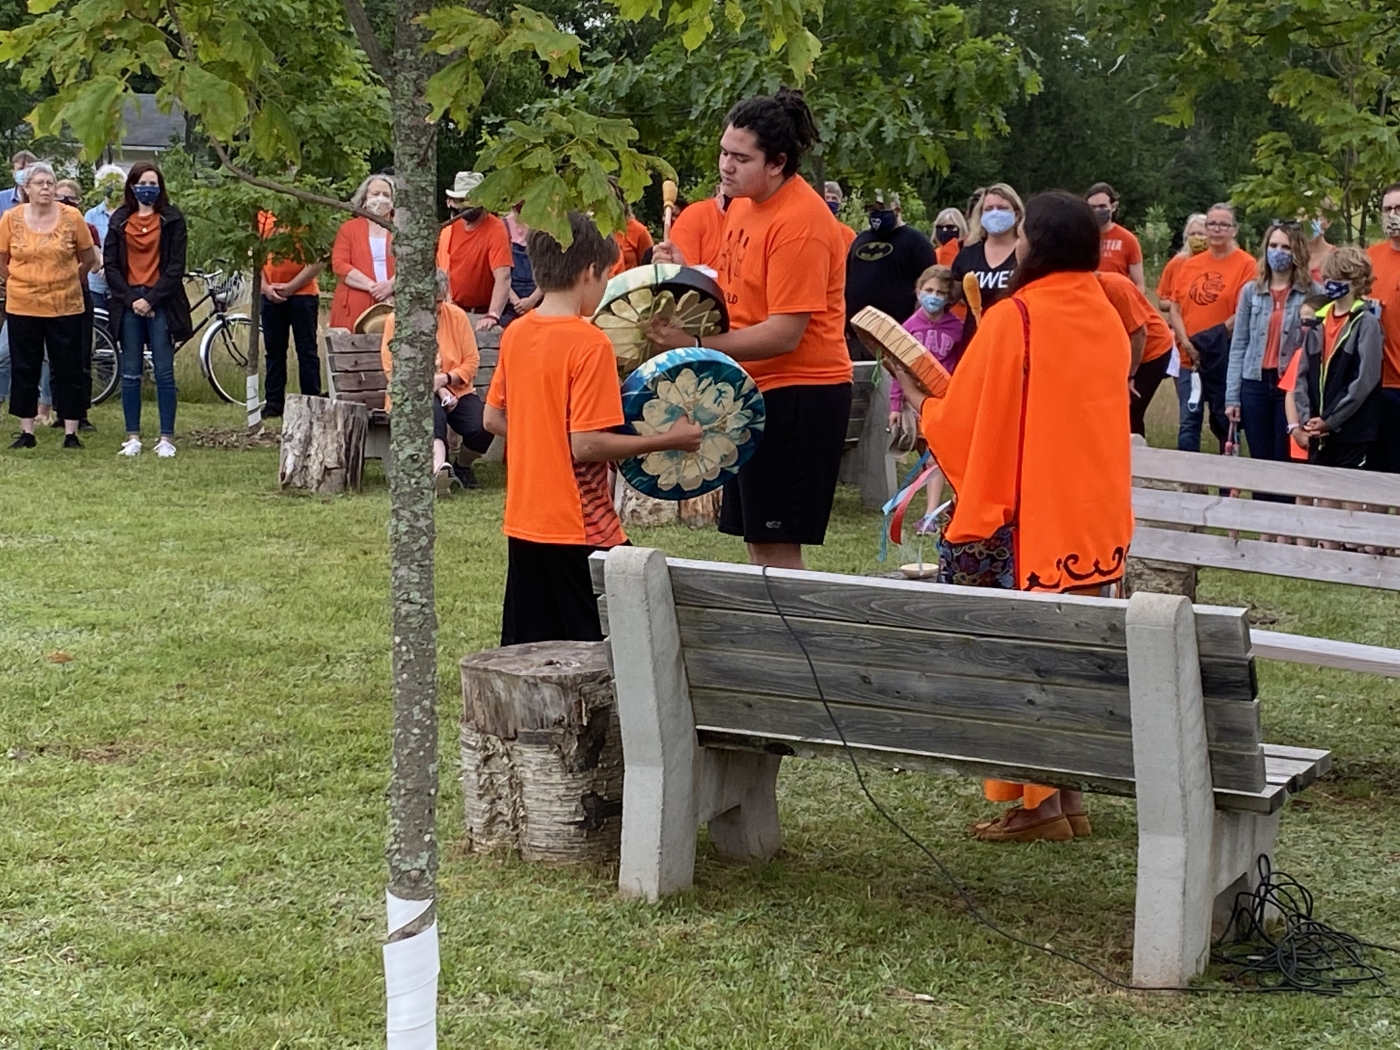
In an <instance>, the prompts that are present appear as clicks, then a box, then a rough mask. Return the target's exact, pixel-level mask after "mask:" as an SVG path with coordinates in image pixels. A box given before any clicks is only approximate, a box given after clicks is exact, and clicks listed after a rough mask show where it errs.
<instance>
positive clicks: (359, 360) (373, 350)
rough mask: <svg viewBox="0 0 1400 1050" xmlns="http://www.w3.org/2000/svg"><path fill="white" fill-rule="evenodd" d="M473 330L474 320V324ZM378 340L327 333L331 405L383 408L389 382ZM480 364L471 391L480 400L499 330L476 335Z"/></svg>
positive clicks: (494, 359) (372, 336)
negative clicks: (473, 391)
mask: <svg viewBox="0 0 1400 1050" xmlns="http://www.w3.org/2000/svg"><path fill="white" fill-rule="evenodd" d="M473 326H475V320H473ZM379 344H380V337H379V335H378V334H377V333H375V334H370V335H355V334H353V333H351V332H349V331H346V330H345V329H344V328H331V329H328V330H327V331H326V369H327V373H328V375H329V377H330V384H329V386H330V390H329V393H330V398H331V400H332V401H358V402H360V403H361V404H363V405H365V406H367V407H368V408H369V409H370V410H371V411H374V410H376V409H378V410H382V409H383V408H384V394H385V391H386V390H387V389H388V387H389V381H388V379H387V378H386V377H385V375H384V363H383V359H382V358H381V357H380V356H379ZM476 344H477V350H478V351H479V353H480V354H481V364H480V366H479V367H478V368H477V370H476V377H475V379H474V380H473V384H472V386H473V389H475V390H476V392H477V393H478V394H479V395H481V396H482V397H483V398H484V397H485V396H486V389H487V387H489V386H490V385H491V377H492V376H493V375H495V373H496V362H497V360H498V359H499V355H500V346H501V329H499V328H490V329H487V330H486V331H484V332H477V333H476Z"/></svg>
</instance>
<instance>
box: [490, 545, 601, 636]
mask: <svg viewBox="0 0 1400 1050" xmlns="http://www.w3.org/2000/svg"><path fill="white" fill-rule="evenodd" d="M506 545H507V549H508V551H509V561H508V562H507V568H506V598H505V604H504V606H503V607H502V609H501V644H502V645H520V644H522V643H524V642H552V641H566V642H601V641H602V640H603V628H602V625H601V621H600V620H599V618H598V599H597V597H595V596H594V594H593V580H592V578H591V577H590V576H589V572H588V556H589V555H590V554H592V553H593V551H594V549H595V548H593V547H584V546H581V545H580V546H573V545H571V544H564V543H532V542H530V541H529V540H518V539H516V538H515V537H514V536H507V537H506Z"/></svg>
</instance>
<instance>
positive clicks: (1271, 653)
mask: <svg viewBox="0 0 1400 1050" xmlns="http://www.w3.org/2000/svg"><path fill="white" fill-rule="evenodd" d="M1253 642H1254V653H1255V655H1256V656H1262V657H1264V658H1265V659H1269V660H1286V661H1288V662H1289V663H1297V664H1310V665H1312V666H1314V667H1331V668H1333V669H1335V670H1339V671H1359V672H1362V673H1364V674H1379V675H1385V676H1387V677H1389V678H1400V651H1397V650H1395V649H1386V648H1383V647H1382V646H1379V645H1362V644H1360V643H1358V642H1339V641H1335V640H1334V639H1331V638H1312V637H1309V636H1308V635H1301V634H1282V633H1279V632H1277V631H1255V632H1254V633H1253Z"/></svg>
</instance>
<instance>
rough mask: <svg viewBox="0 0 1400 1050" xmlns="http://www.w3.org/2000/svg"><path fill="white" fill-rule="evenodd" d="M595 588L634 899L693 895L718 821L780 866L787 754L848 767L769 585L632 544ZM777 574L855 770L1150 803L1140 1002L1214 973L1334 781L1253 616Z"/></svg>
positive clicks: (1149, 601)
mask: <svg viewBox="0 0 1400 1050" xmlns="http://www.w3.org/2000/svg"><path fill="white" fill-rule="evenodd" d="M592 570H593V580H594V586H595V589H596V590H598V591H599V592H601V593H602V594H603V598H602V599H601V602H600V607H601V608H602V610H603V613H604V622H605V625H606V627H605V630H606V631H607V632H608V634H609V645H610V650H611V655H612V664H613V672H614V678H615V687H616V692H617V705H618V714H619V718H620V722H621V730H622V744H623V754H624V765H625V767H626V772H625V778H624V789H623V828H622V860H621V868H620V872H619V886H620V888H621V891H622V892H623V893H625V894H629V895H638V896H642V897H645V898H647V899H652V900H654V899H656V898H657V897H659V896H662V895H665V894H669V893H674V892H677V891H679V890H683V889H686V888H687V887H688V886H690V885H691V881H692V878H693V871H694V862H695V850H696V833H697V830H698V828H699V825H700V824H701V823H705V822H707V823H708V824H709V832H710V839H711V841H712V842H713V843H714V844H715V847H716V849H717V850H718V851H719V852H720V853H721V854H723V855H725V856H729V857H733V858H738V859H743V860H761V859H765V858H768V857H772V856H773V855H774V853H776V852H777V850H778V848H779V846H780V844H781V831H780V829H779V826H778V814H777V802H776V795H775V785H776V781H777V774H778V766H779V763H780V761H781V759H782V757H783V756H797V757H827V758H836V759H840V760H844V756H845V749H844V746H843V743H842V740H841V735H840V734H838V732H837V731H836V730H835V728H834V727H833V725H832V722H831V719H830V717H828V714H827V711H826V709H825V707H824V706H823V703H822V699H821V697H820V696H819V695H818V692H817V690H816V688H815V687H814V685H813V681H812V676H811V672H810V670H809V668H808V665H807V662H806V660H805V659H804V657H803V655H802V652H801V650H800V649H799V648H798V646H797V644H796V642H795V641H794V640H793V637H792V636H791V634H790V633H789V631H788V629H787V627H785V626H784V624H783V621H782V620H781V619H780V618H779V616H778V615H777V614H776V612H775V611H774V607H773V605H772V603H771V602H770V600H769V596H768V592H767V589H766V588H765V580H764V578H763V575H762V570H761V569H759V568H757V567H754V566H747V565H723V564H716V563H710V562H696V561H678V560H672V561H670V562H669V563H668V562H667V560H666V558H665V557H664V555H662V553H661V552H659V551H654V550H646V549H642V548H635V547H618V548H615V549H613V550H612V551H610V552H608V553H607V554H597V555H594V557H593V559H592ZM768 576H769V579H768V581H767V582H768V583H770V584H771V586H772V592H773V595H774V597H775V598H776V600H777V602H778V603H779V605H780V606H781V608H782V610H783V612H784V613H785V614H786V615H787V617H788V619H789V622H790V623H791V624H792V627H793V628H794V629H795V630H796V631H797V632H798V634H799V635H800V636H801V637H802V639H803V641H804V642H805V644H806V645H807V647H808V649H809V651H810V652H811V654H812V658H813V660H814V661H815V667H816V672H817V675H818V676H819V679H820V682H821V689H822V692H823V693H824V695H825V701H826V703H828V704H829V705H830V708H831V711H832V712H833V713H834V715H835V717H836V719H837V720H838V721H839V723H840V726H841V731H842V732H843V733H844V735H845V739H846V741H847V742H848V743H849V745H850V747H851V748H852V749H853V750H854V752H855V753H856V754H857V755H858V757H859V759H860V761H862V762H864V763H867V764H870V765H884V766H899V767H901V768H919V769H925V770H929V771H933V772H944V773H958V774H964V775H972V776H990V777H996V778H1002V779H1007V780H1012V781H1017V782H1030V783H1040V784H1051V785H1055V786H1059V787H1065V788H1082V789H1085V790H1089V791H1098V792H1107V793H1111V794H1120V795H1134V796H1136V798H1137V811H1138V859H1137V874H1138V881H1137V905H1136V925H1135V933H1134V946H1133V978H1134V980H1135V981H1136V982H1137V983H1139V984H1143V985H1150V986H1155V987H1163V986H1173V985H1178V984H1181V983H1183V982H1184V981H1186V980H1188V979H1190V978H1191V977H1192V976H1194V975H1195V974H1197V973H1199V972H1200V971H1201V969H1202V968H1203V967H1204V965H1205V963H1206V960H1207V956H1208V951H1209V943H1210V938H1211V934H1212V927H1213V925H1215V926H1217V927H1218V926H1221V925H1223V924H1224V922H1225V920H1227V919H1228V915H1229V911H1230V908H1231V906H1232V904H1233V901H1234V897H1235V894H1236V893H1237V892H1239V891H1241V890H1244V889H1249V888H1252V887H1253V885H1254V884H1255V882H1256V879H1257V875H1256V861H1257V858H1258V857H1259V856H1260V855H1261V854H1263V855H1268V854H1271V853H1272V852H1273V849H1274V844H1275V841H1276V837H1277V833H1278V823H1279V815H1280V813H1279V811H1280V809H1281V808H1282V806H1283V804H1284V802H1285V800H1286V799H1287V798H1288V796H1289V794H1290V793H1292V792H1295V791H1298V790H1301V789H1302V788H1304V787H1306V786H1307V785H1308V784H1309V783H1311V782H1312V781H1313V780H1314V779H1315V778H1316V777H1317V776H1319V775H1320V774H1322V773H1324V772H1326V770H1327V769H1328V768H1329V766H1330V761H1331V760H1330V755H1329V753H1328V752H1327V751H1321V750H1313V749H1307V748H1293V747H1281V746H1269V745H1265V744H1264V742H1263V739H1262V736H1261V732H1260V721H1259V701H1258V698H1257V696H1256V691H1257V684H1256V683H1257V680H1256V677H1255V671H1254V661H1253V654H1252V651H1251V641H1250V630H1249V625H1248V623H1247V621H1246V619H1245V613H1244V610H1242V609H1224V608H1213V607H1206V606H1196V607H1193V606H1192V605H1191V604H1190V602H1188V601H1187V600H1186V599H1185V598H1181V597H1178V596H1175V595H1161V594H1138V595H1134V597H1133V598H1132V599H1131V600H1130V601H1120V600H1111V599H1100V598H1081V597H1071V596H1053V595H1052V596H1046V595H1036V594H1024V593H1020V592H1011V591H995V590H974V589H967V588H958V587H941V586H934V585H929V584H925V583H918V582H910V581H903V580H885V579H871V578H862V577H850V576H837V575H830V574H825V573H814V572H798V571H792V570H769V573H768ZM987 848H988V849H1004V848H1007V847H1004V846H994V845H989V846H988V847H987Z"/></svg>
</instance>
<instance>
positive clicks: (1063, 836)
mask: <svg viewBox="0 0 1400 1050" xmlns="http://www.w3.org/2000/svg"><path fill="white" fill-rule="evenodd" d="M1015 812H1017V809H1016V808H1015V807H1013V808H1011V809H1008V810H1007V811H1006V812H1005V813H1003V814H1002V815H1001V817H1000V818H999V819H997V820H993V821H985V822H983V823H981V824H974V825H972V828H971V831H972V834H973V837H974V838H977V839H980V840H981V841H982V842H1041V841H1045V842H1069V841H1070V840H1072V839H1073V838H1074V829H1073V828H1071V827H1070V823H1069V820H1068V818H1066V817H1065V815H1064V814H1063V813H1061V814H1058V815H1056V816H1053V817H1046V818H1045V819H1044V820H1037V821H1035V822H1034V823H1031V824H1023V825H1021V826H1020V827H1018V828H1010V827H1007V822H1008V821H1010V819H1011V815H1012V814H1013V813H1015Z"/></svg>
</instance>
